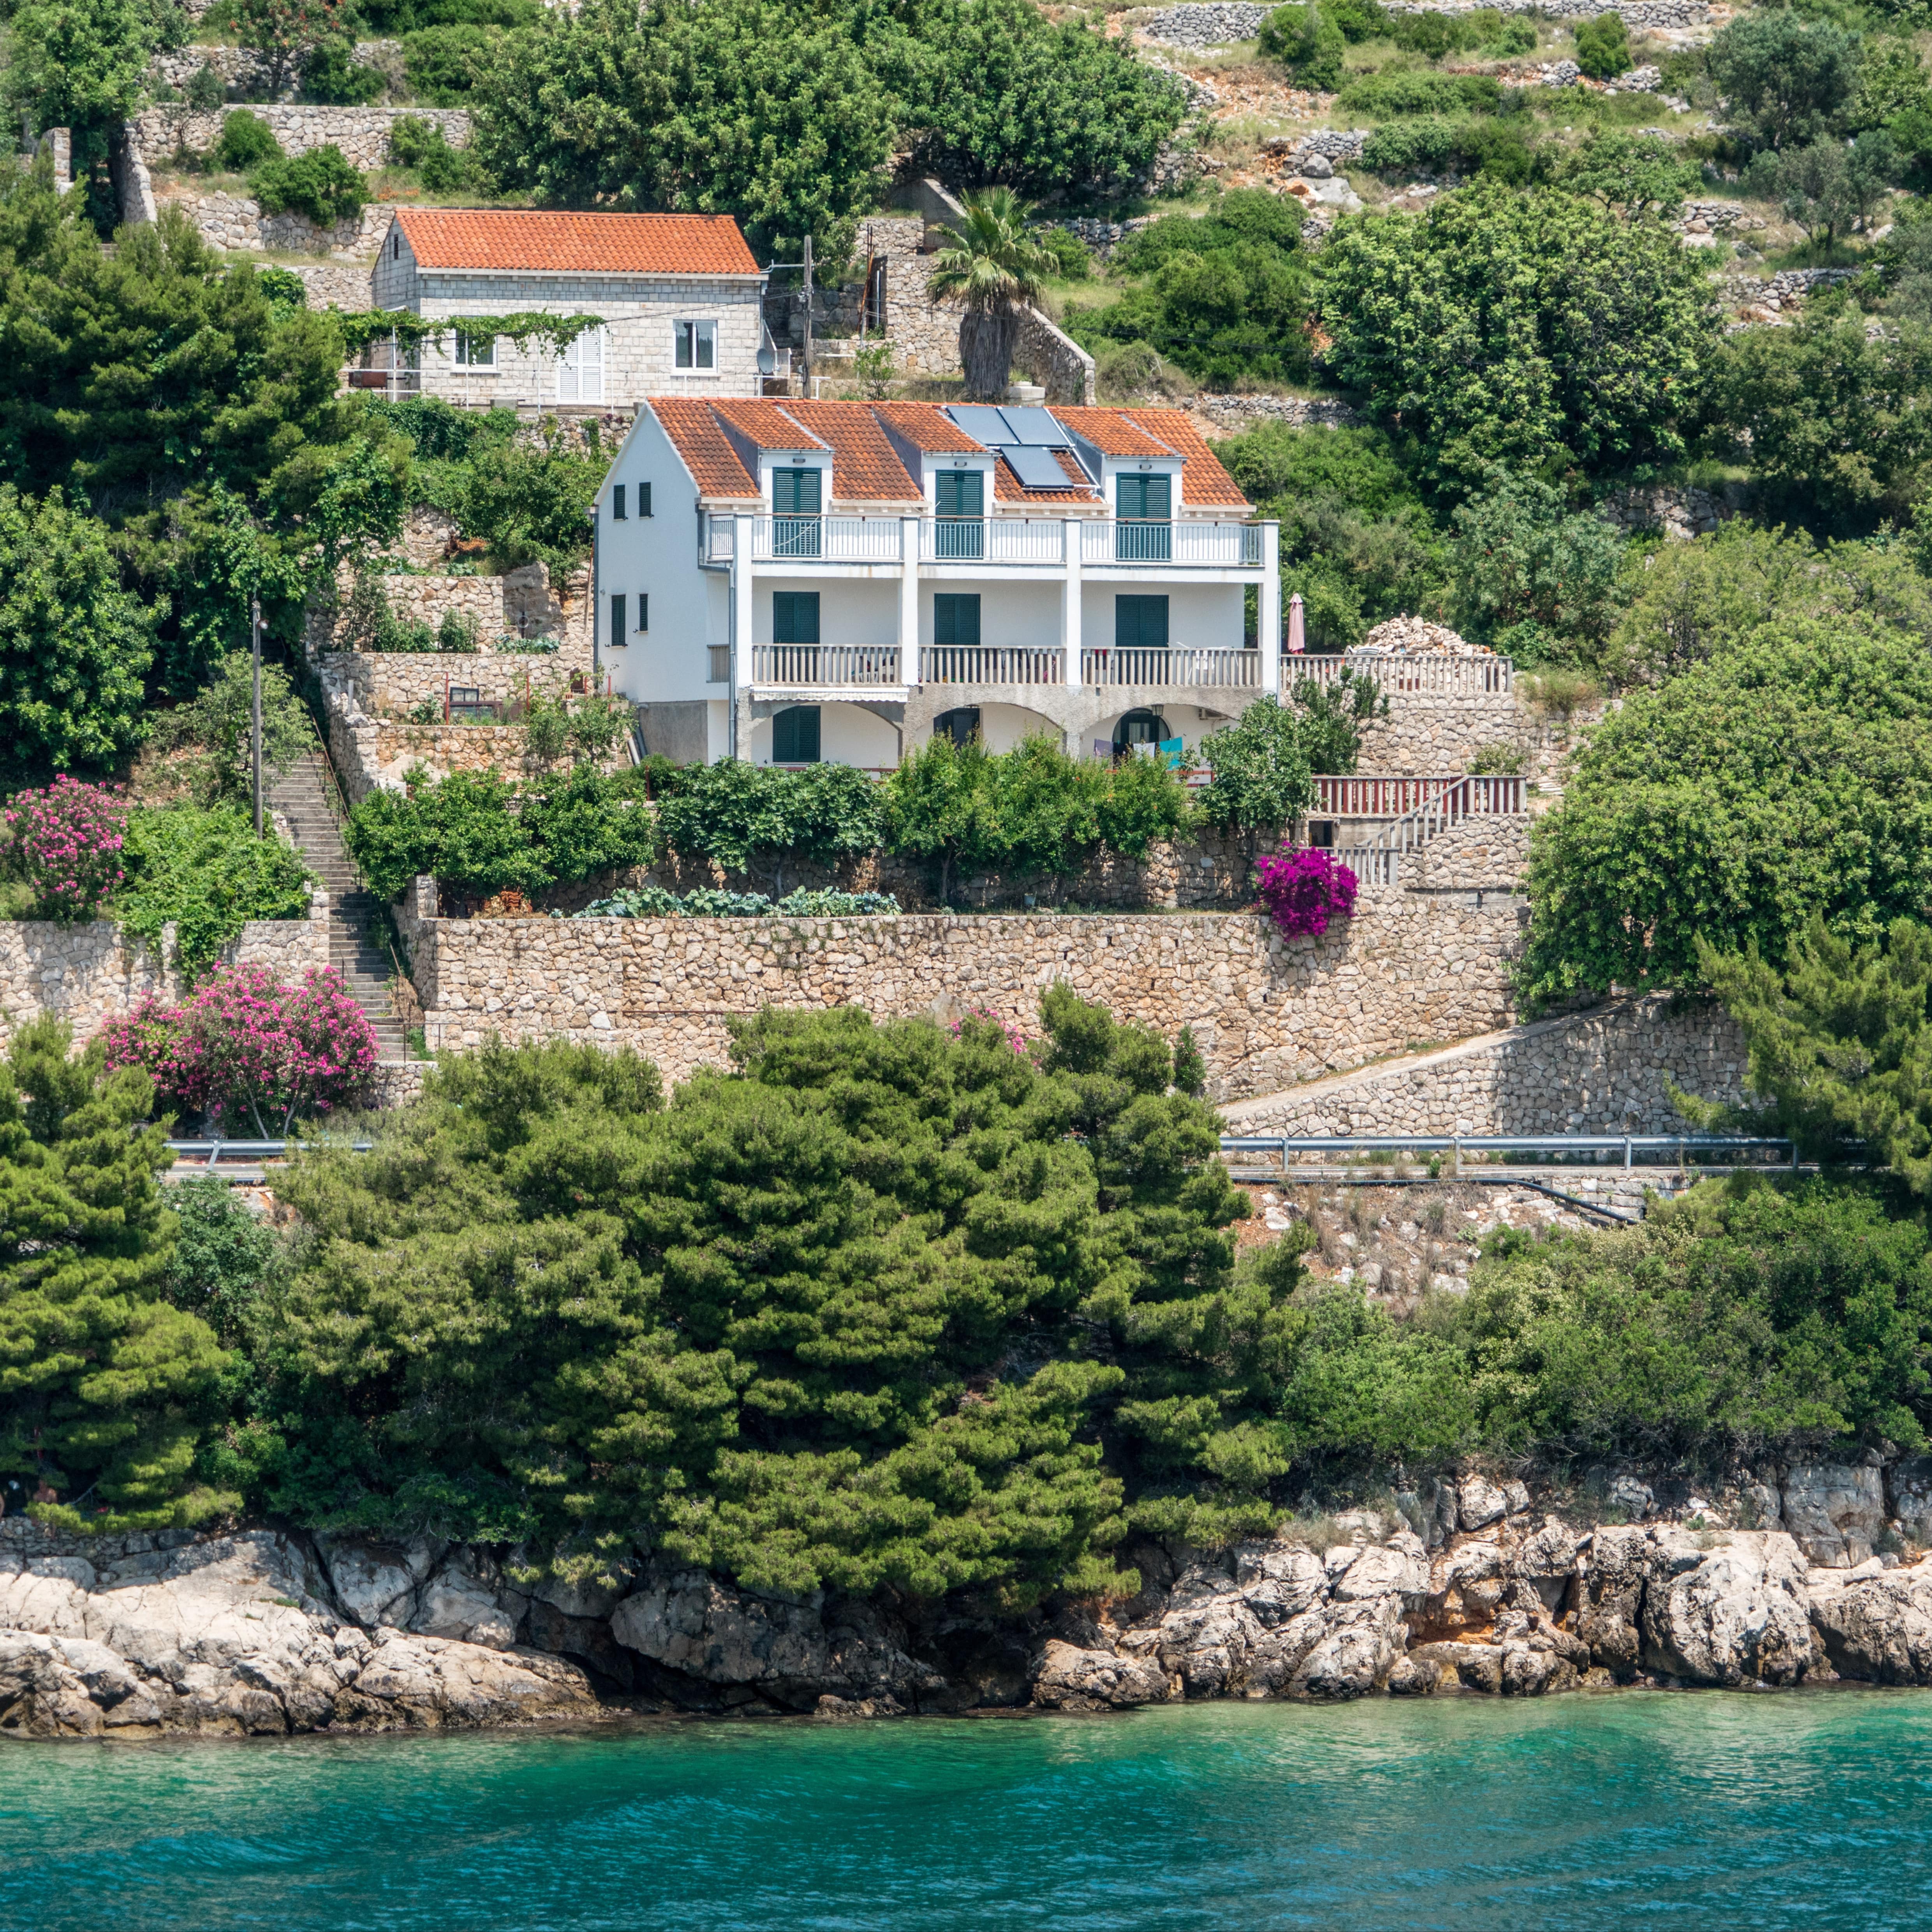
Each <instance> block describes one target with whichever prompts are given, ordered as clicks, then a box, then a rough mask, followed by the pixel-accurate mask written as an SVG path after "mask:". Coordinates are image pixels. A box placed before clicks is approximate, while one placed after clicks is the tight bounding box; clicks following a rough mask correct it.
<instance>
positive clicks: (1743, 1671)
mask: <svg viewBox="0 0 1932 1932" xmlns="http://www.w3.org/2000/svg"><path fill="white" fill-rule="evenodd" d="M1653 1549H1654V1553H1653V1555H1652V1559H1651V1576H1650V1581H1649V1587H1648V1589H1646V1592H1645V1593H1644V1601H1643V1663H1644V1666H1645V1667H1646V1669H1648V1670H1654V1671H1656V1672H1658V1673H1661V1674H1662V1675H1664V1676H1671V1677H1680V1678H1684V1679H1688V1681H1689V1682H1692V1683H1694V1684H1723V1685H1741V1684H1746V1683H1750V1682H1754V1681H1762V1682H1766V1683H1769V1684H1790V1683H1796V1682H1798V1681H1799V1679H1801V1678H1802V1677H1803V1676H1805V1673H1806V1672H1807V1671H1808V1670H1809V1669H1810V1668H1811V1666H1812V1664H1814V1662H1815V1661H1817V1657H1818V1646H1817V1642H1816V1640H1815V1639H1814V1637H1813V1634H1812V1631H1811V1620H1810V1602H1809V1599H1808V1595H1807V1594H1806V1592H1805V1565H1804V1561H1803V1559H1802V1556H1800V1554H1799V1549H1798V1546H1797V1544H1796V1543H1795V1542H1794V1541H1793V1540H1792V1538H1790V1537H1789V1536H1787V1535H1784V1532H1781V1531H1778V1530H1769V1531H1765V1530H1745V1531H1738V1532H1733V1534H1731V1535H1730V1536H1729V1537H1728V1538H1726V1539H1724V1541H1721V1542H1720V1543H1718V1544H1717V1545H1716V1547H1713V1548H1711V1549H1709V1550H1705V1549H1703V1547H1701V1546H1700V1544H1697V1543H1695V1542H1694V1541H1692V1539H1691V1538H1688V1537H1685V1536H1682V1535H1673V1534H1669V1533H1667V1534H1666V1535H1663V1536H1661V1537H1658V1538H1656V1539H1655V1543H1654V1546H1653Z"/></svg>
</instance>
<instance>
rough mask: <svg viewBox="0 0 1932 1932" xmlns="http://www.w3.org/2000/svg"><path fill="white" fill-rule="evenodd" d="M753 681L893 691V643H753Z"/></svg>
mask: <svg viewBox="0 0 1932 1932" xmlns="http://www.w3.org/2000/svg"><path fill="white" fill-rule="evenodd" d="M751 682H752V684H753V685H754V686H755V685H776V686H778V688H781V689H782V690H785V691H826V690H832V691H881V692H883V691H897V692H898V693H899V694H901V695H903V694H904V690H905V687H904V685H903V684H901V682H900V681H899V650H898V645H896V644H754V645H753V646H751Z"/></svg>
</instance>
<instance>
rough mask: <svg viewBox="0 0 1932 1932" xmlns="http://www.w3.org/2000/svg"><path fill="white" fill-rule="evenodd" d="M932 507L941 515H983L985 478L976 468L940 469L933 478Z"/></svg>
mask: <svg viewBox="0 0 1932 1932" xmlns="http://www.w3.org/2000/svg"><path fill="white" fill-rule="evenodd" d="M933 482H934V484H935V492H934V508H935V509H936V511H938V514H940V515H941V516H942V517H983V516H984V515H985V514H986V478H985V477H984V476H983V475H981V474H980V472H979V471H978V470H977V469H942V470H941V471H940V472H939V473H938V475H937V476H935V478H933Z"/></svg>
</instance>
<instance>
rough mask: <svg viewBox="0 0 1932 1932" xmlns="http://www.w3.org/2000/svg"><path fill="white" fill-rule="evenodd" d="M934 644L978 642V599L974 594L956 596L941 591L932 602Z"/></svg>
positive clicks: (974, 643) (972, 643) (973, 643)
mask: <svg viewBox="0 0 1932 1932" xmlns="http://www.w3.org/2000/svg"><path fill="white" fill-rule="evenodd" d="M932 641H933V642H934V643H935V644H969V645H977V643H979V641H980V599H979V597H978V595H977V593H975V594H974V595H970V596H956V595H953V594H952V593H951V592H947V591H941V592H939V593H938V595H935V597H934V598H933V600H932Z"/></svg>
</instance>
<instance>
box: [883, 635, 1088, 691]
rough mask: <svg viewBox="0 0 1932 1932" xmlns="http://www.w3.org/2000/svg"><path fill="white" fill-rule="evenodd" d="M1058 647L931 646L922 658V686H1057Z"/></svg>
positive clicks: (1061, 659)
mask: <svg viewBox="0 0 1932 1932" xmlns="http://www.w3.org/2000/svg"><path fill="white" fill-rule="evenodd" d="M1064 663H1065V658H1064V656H1063V655H1062V653H1061V650H1060V648H1059V646H1058V645H1049V646H1033V645H1028V644H928V645H926V646H924V647H923V648H922V649H921V650H920V652H919V682H921V683H922V684H1058V683H1060V682H1062V681H1063V678H1064V670H1063V666H1064Z"/></svg>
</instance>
